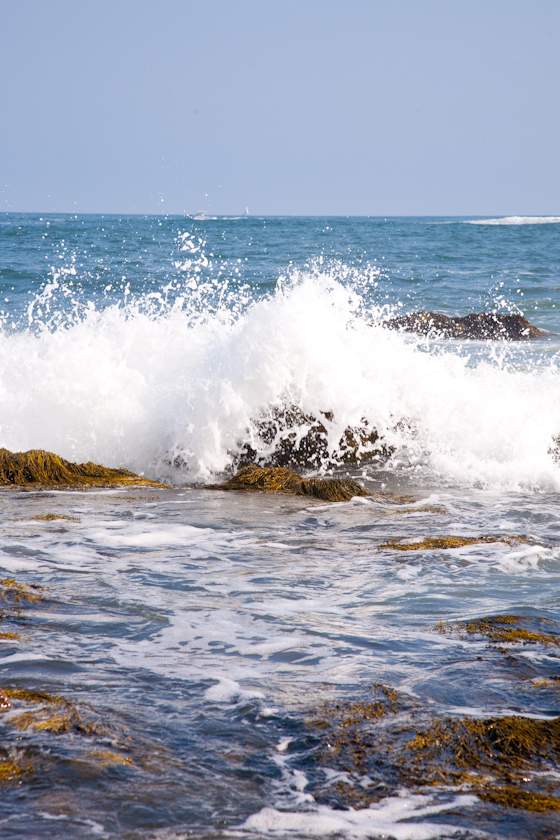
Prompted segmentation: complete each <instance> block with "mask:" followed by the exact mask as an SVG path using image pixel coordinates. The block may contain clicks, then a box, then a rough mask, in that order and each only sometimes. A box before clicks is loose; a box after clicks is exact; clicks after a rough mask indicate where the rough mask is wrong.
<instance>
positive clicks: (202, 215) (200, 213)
mask: <svg viewBox="0 0 560 840" xmlns="http://www.w3.org/2000/svg"><path fill="white" fill-rule="evenodd" d="M190 218H191V219H194V220H195V222H208V221H215V220H216V219H217V218H218V217H217V216H209V215H208V213H207V212H206V210H197V212H196V213H193V214H192V215H191V217H190Z"/></svg>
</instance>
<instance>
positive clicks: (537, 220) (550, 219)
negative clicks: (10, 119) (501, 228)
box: [465, 216, 560, 225]
mask: <svg viewBox="0 0 560 840" xmlns="http://www.w3.org/2000/svg"><path fill="white" fill-rule="evenodd" d="M559 223H560V216H504V217H503V218H497V219H469V220H467V221H466V222H465V224H467V225H556V224H559Z"/></svg>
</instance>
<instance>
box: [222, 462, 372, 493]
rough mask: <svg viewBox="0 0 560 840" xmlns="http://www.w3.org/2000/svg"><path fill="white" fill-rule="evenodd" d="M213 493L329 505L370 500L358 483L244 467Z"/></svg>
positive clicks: (268, 468) (271, 468) (284, 470)
mask: <svg viewBox="0 0 560 840" xmlns="http://www.w3.org/2000/svg"><path fill="white" fill-rule="evenodd" d="M207 489H210V490H245V491H249V492H253V493H284V494H288V495H290V496H312V497H313V498H315V499H323V500H324V501H327V502H347V501H348V500H349V499H351V498H352V497H353V496H369V495H370V494H369V493H368V491H367V490H366V489H365V488H364V487H362V486H361V484H358V483H357V482H356V481H351V480H350V479H343V478H302V477H301V476H300V475H298V473H297V472H295V471H294V470H289V469H286V467H257V466H255V465H254V464H252V465H250V466H247V467H243V468H242V469H241V470H239V472H238V473H236V474H235V475H234V476H233V477H232V478H230V479H229V481H225V482H224V483H223V484H211V485H209V486H208V488H207Z"/></svg>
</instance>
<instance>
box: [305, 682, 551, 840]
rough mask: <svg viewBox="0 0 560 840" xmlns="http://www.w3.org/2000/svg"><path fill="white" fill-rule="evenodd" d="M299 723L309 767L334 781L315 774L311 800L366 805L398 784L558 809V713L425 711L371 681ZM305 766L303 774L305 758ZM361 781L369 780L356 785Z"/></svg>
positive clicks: (511, 805)
mask: <svg viewBox="0 0 560 840" xmlns="http://www.w3.org/2000/svg"><path fill="white" fill-rule="evenodd" d="M307 725H308V726H309V727H310V729H311V731H312V732H313V734H314V737H315V739H316V740H317V743H318V746H317V748H316V750H315V752H314V759H315V761H316V762H317V765H318V766H319V767H321V768H323V767H328V768H329V769H330V770H332V771H335V773H336V774H337V775H339V777H340V779H341V780H340V781H338V782H336V783H335V784H332V783H330V782H329V780H328V779H327V782H326V783H324V782H323V781H322V779H323V778H324V775H321V776H319V775H318V776H317V780H316V781H315V780H313V781H312V782H311V784H310V786H309V790H310V791H311V792H312V794H313V796H314V797H315V799H316V800H317V801H318V802H321V801H323V802H327V803H328V804H330V805H331V806H334V807H349V806H350V807H354V808H356V807H367V806H369V805H370V804H371V803H372V802H376V801H379V800H380V799H382V798H383V797H385V796H388V795H394V794H395V793H396V792H397V791H398V790H399V789H401V788H402V786H403V785H404V786H405V787H406V788H407V789H408V790H409V791H415V792H426V790H427V789H428V790H429V789H433V788H434V787H435V788H437V787H440V788H443V789H445V790H449V789H451V788H452V789H453V790H454V791H455V792H462V793H474V794H476V795H477V796H478V797H479V799H481V800H482V801H483V802H485V803H489V804H491V805H493V806H495V807H496V806H497V807H500V808H504V807H506V808H516V809H519V810H521V811H527V812H536V813H544V812H554V811H558V810H560V798H559V793H560V784H559V782H558V778H557V774H556V772H555V769H556V768H557V766H558V761H559V760H560V719H558V718H555V719H553V720H542V719H541V720H538V719H534V718H528V717H522V716H520V715H508V716H503V717H497V716H494V717H488V718H477V717H464V718H453V717H443V716H439V715H436V716H433V715H430V713H429V711H427V710H424V711H423V710H422V709H420V708H419V707H418V705H417V704H416V703H415V702H414V701H411V700H410V699H409V698H406V697H403V696H400V695H399V694H397V692H396V691H394V689H391V688H389V687H387V686H383V685H380V684H376V685H374V686H373V689H372V692H371V695H370V698H368V699H366V700H363V701H358V702H357V701H355V700H353V701H351V702H346V703H345V702H337V703H335V704H332V703H331V704H329V705H328V706H325V707H323V708H322V709H320V710H317V712H316V713H314V714H312V715H311V718H310V719H308V721H307ZM306 767H307V768H308V770H307V772H309V767H310V756H307V758H306ZM364 778H368V779H370V780H375V784H373V785H371V786H370V785H368V786H367V787H365V789H364V787H363V786H362V784H361V781H362V780H363V779H364ZM530 836H534V835H530Z"/></svg>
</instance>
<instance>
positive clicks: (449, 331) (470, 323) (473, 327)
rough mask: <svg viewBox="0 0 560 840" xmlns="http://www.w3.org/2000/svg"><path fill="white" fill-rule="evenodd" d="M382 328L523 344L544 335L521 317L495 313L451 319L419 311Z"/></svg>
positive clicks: (471, 314)
mask: <svg viewBox="0 0 560 840" xmlns="http://www.w3.org/2000/svg"><path fill="white" fill-rule="evenodd" d="M384 326H385V327H389V328H390V329H396V330H402V331H403V332H413V333H418V334H419V335H427V336H433V337H434V338H468V339H478V340H485V339H498V340H502V341H523V340H526V339H528V338H539V337H540V336H543V335H546V333H544V332H543V331H542V330H540V329H539V328H538V327H535V326H534V325H533V324H531V323H530V322H529V321H528V320H527V318H525V316H524V315H520V314H517V313H514V314H508V315H501V314H498V313H496V312H478V313H477V312H471V313H470V314H469V315H464V316H462V317H459V316H455V317H452V316H449V315H443V314H442V313H440V312H425V311H420V312H411V313H409V314H408V315H398V316H396V317H395V318H390V319H389V320H388V321H385V323H384Z"/></svg>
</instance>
